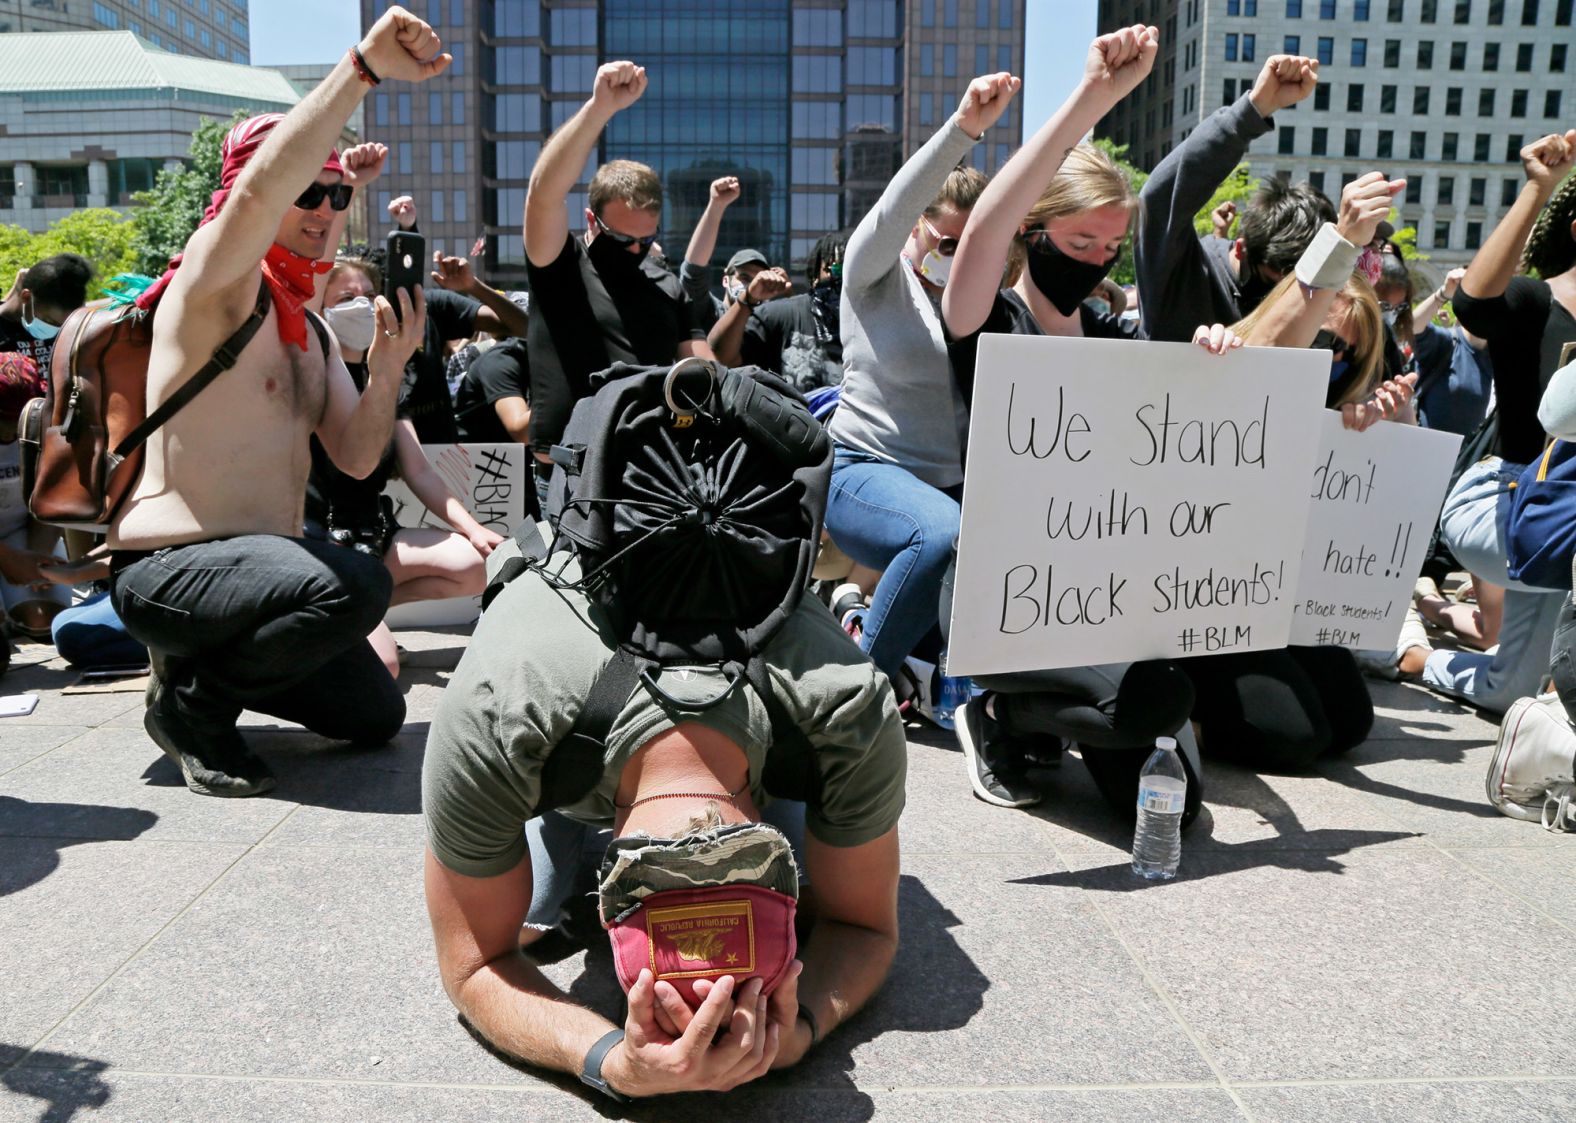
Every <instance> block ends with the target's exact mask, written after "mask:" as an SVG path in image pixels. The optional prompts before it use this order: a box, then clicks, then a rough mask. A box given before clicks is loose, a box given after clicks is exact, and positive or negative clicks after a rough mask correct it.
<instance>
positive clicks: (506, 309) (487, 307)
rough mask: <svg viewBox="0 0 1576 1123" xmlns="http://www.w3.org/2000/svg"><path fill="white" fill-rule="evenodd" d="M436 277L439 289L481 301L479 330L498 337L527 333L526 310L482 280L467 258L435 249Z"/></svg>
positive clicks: (477, 323)
mask: <svg viewBox="0 0 1576 1123" xmlns="http://www.w3.org/2000/svg"><path fill="white" fill-rule="evenodd" d="M432 280H433V283H434V284H436V285H437V286H438V287H439V288H444V289H448V290H449V291H450V292H457V293H459V294H460V295H462V296H468V297H470V298H471V299H472V300H475V301H478V302H480V304H481V308H479V309H478V310H477V312H476V330H477V331H484V332H487V333H488V334H489V335H491V336H494V337H508V336H514V335H520V336H523V335H524V334H525V328H526V314H525V309H524V308H521V307H520V306H519V305H518V304H516V303H515V302H514V301H512V300H510V299H509V298H508V297H507V296H505V295H504V294H503V293H501V292H499V291H498V290H497V289H495V288H493V287H492V286H491V285H488V284H484V283H482V280H481V278H480V277H478V276H477V275H476V270H475V269H473V268H471V263H470V261H469V260H468V259H467V258H463V257H444V256H443V254H441V253H439V252H438V251H437V250H434V251H433V253H432Z"/></svg>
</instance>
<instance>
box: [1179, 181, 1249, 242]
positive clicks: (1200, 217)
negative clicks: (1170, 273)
mask: <svg viewBox="0 0 1576 1123" xmlns="http://www.w3.org/2000/svg"><path fill="white" fill-rule="evenodd" d="M1258 189H1259V181H1258V180H1256V179H1254V178H1253V177H1252V176H1251V175H1249V174H1248V165H1246V164H1238V165H1237V166H1236V167H1234V168H1232V169H1231V174H1230V175H1228V176H1226V178H1225V179H1224V180H1222V181H1221V184H1220V186H1219V187H1217V188H1215V193H1214V194H1213V195H1211V196H1210V197H1209V202H1207V203H1205V204H1204V207H1203V209H1202V210H1200V211H1199V212H1198V213H1197V214H1196V215H1194V216H1193V229H1194V230H1197V231H1198V233H1199V236H1200V237H1202V236H1204V235H1205V234H1213V233H1214V232H1215V222H1214V219H1212V218H1211V217H1210V216H1211V215H1212V214H1214V212H1215V208H1216V207H1218V206H1220V204H1222V203H1235V204H1237V217H1238V218H1241V217H1242V212H1243V211H1244V210H1246V209H1247V205H1248V200H1249V199H1251V198H1253V193H1254V192H1255V191H1257V190H1258Z"/></svg>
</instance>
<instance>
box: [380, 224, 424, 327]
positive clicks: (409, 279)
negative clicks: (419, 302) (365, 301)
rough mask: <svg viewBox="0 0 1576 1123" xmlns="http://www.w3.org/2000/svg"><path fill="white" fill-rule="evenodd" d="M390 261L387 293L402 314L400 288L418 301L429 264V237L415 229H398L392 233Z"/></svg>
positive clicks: (385, 276) (386, 272)
mask: <svg viewBox="0 0 1576 1123" xmlns="http://www.w3.org/2000/svg"><path fill="white" fill-rule="evenodd" d="M386 261H387V267H386V268H385V269H384V271H383V295H384V296H385V297H387V298H388V302H389V303H390V304H392V305H393V306H394V314H395V315H396V316H399V315H400V309H399V290H400V289H406V290H408V291H409V293H410V299H411V300H412V301H413V302H414V301H415V299H416V286H417V285H419V284H421V283H422V280H423V275H424V271H425V270H426V268H427V239H425V238H423V237H422V236H421V235H420V234H417V233H416V232H415V231H412V230H396V231H394V232H393V233H391V234H390V235H389V242H388V257H387V259H386ZM400 318H401V319H403V318H404V317H403V316H401V317H400Z"/></svg>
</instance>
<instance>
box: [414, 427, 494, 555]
mask: <svg viewBox="0 0 1576 1123" xmlns="http://www.w3.org/2000/svg"><path fill="white" fill-rule="evenodd" d="M394 455H395V456H396V457H397V458H398V460H399V476H400V479H402V480H404V481H405V486H406V487H408V488H410V490H411V494H413V495H414V496H415V497H416V498H417V499H419V500H421V505H422V506H423V507H425V508H427V510H429V511H431V512H432V513H433V514H435V515H437V516H438V517H439V518H440V519H442V520H443V521H444V522H446V523H448V524H449V525H450V526H451V527H453V528H454V529H455V530H457V531H458V532H459V533H460V534H463V535H464V536H465V537H466V538H469V539H472V540H474V539H476V538H478V537H480V538H482V539H484V540H486V539H489V538H491V539H497V540H498V541H500V542H501V541H502V540H503V537H502V535H499V534H497V533H496V532H494V531H490V530H488V529H487V528H486V527H484V526H483V525H482V524H481V523H479V522H477V521H476V518H475V516H473V515H472V514H471V513H470V512H469V511H467V510H466V509H465V504H464V503H461V502H460V499H459V496H457V495H455V494H454V492H453V491H451V490H450V489H449V485H448V484H446V483H444V481H443V477H442V476H440V475H438V472H437V469H435V468H434V467H433V466H432V462H431V461H430V460H428V459H427V454H426V453H424V452H422V451H421V441H420V439H419V438H417V436H416V427H415V426H414V425H412V424H411V423H410V422H409V421H397V422H395V423H394Z"/></svg>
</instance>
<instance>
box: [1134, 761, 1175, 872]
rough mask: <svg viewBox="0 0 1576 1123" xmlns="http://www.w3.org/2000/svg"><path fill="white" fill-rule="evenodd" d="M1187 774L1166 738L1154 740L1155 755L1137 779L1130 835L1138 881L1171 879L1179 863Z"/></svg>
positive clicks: (1146, 763)
mask: <svg viewBox="0 0 1576 1123" xmlns="http://www.w3.org/2000/svg"><path fill="white" fill-rule="evenodd" d="M1186 802H1187V773H1186V772H1184V771H1183V770H1182V758H1181V757H1180V756H1178V755H1177V743H1176V742H1175V741H1174V740H1172V739H1171V738H1170V737H1160V738H1157V739H1156V740H1155V751H1154V752H1153V753H1151V754H1150V755H1149V759H1148V760H1147V761H1145V762H1144V770H1143V772H1142V773H1141V774H1140V775H1139V777H1138V826H1137V828H1136V829H1135V830H1134V831H1133V872H1134V873H1135V874H1137V875H1138V876H1139V877H1146V878H1150V879H1151V880H1154V879H1158V878H1172V877H1175V876H1176V875H1177V864H1178V863H1179V862H1180V861H1181V860H1182V807H1183V805H1184V804H1185V803H1186Z"/></svg>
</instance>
